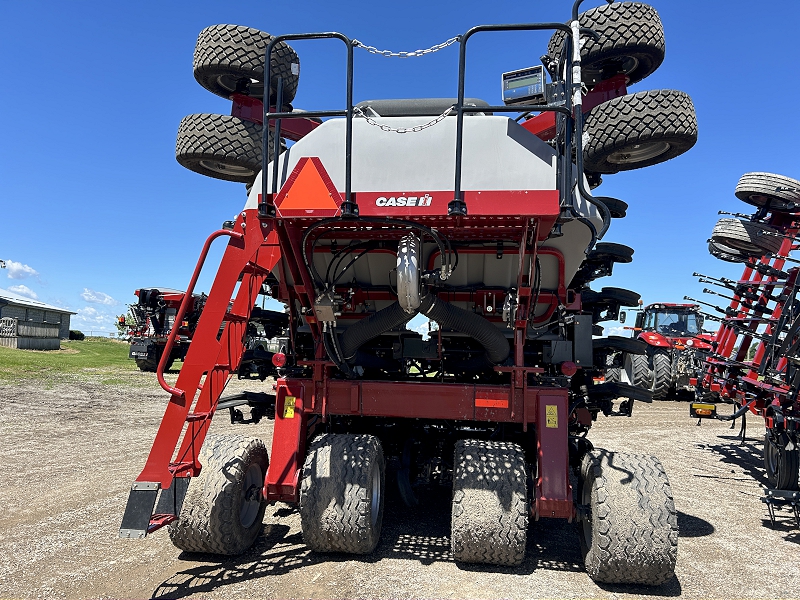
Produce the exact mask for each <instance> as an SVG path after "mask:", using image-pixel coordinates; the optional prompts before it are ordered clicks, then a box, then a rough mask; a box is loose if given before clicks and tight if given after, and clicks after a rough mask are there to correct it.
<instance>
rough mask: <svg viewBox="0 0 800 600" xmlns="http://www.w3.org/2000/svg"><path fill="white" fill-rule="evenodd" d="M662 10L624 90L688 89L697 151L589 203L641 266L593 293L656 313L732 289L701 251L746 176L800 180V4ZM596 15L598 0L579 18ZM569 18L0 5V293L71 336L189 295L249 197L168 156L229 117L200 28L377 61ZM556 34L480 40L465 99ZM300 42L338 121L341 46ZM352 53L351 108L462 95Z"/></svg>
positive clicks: (448, 69) (550, 9)
mask: <svg viewBox="0 0 800 600" xmlns="http://www.w3.org/2000/svg"><path fill="white" fill-rule="evenodd" d="M651 3H652V4H653V5H654V6H655V7H656V9H657V10H658V11H659V13H660V15H661V18H662V21H663V23H664V29H665V33H666V42H667V52H666V59H665V61H664V64H663V65H662V66H661V68H660V69H659V70H658V71H657V72H656V73H654V74H653V75H651V76H650V77H648V78H647V79H645V80H644V81H642V82H640V83H638V84H636V85H634V86H632V87H631V91H641V90H647V89H660V88H670V89H679V90H683V91H685V92H687V93H689V94H690V95H691V97H692V98H693V100H694V103H695V107H696V110H697V115H698V121H699V141H698V143H697V145H696V146H695V147H694V149H692V150H691V151H690V152H689V153H687V154H685V155H683V156H682V157H679V158H677V159H675V160H673V161H671V162H668V163H665V164H662V165H657V166H654V167H649V168H646V169H642V170H638V171H632V172H628V173H620V174H617V175H613V176H608V177H606V178H605V182H604V183H603V185H602V186H601V187H600V188H598V191H597V193H602V194H603V195H609V196H615V197H618V198H620V199H622V200H625V201H626V202H628V204H630V209H629V210H628V216H627V217H626V218H624V219H621V220H616V221H615V222H614V224H613V225H612V227H611V230H610V231H609V233H608V234H607V235H606V238H605V240H606V241H612V242H618V243H623V244H627V245H629V246H632V247H633V248H634V249H635V251H636V252H635V255H634V262H633V263H632V264H629V265H620V266H618V267H617V269H616V272H615V273H614V276H613V277H611V278H607V279H601V280H598V281H597V282H596V283H595V286H594V287H596V288H599V287H601V286H616V287H623V288H629V289H633V290H635V291H638V292H639V293H641V294H642V297H643V299H644V301H645V302H646V303H648V302H655V301H680V300H681V298H682V297H683V295H684V294H689V295H693V296H695V297H698V296H700V295H701V294H700V290H701V289H702V286H701V285H699V284H698V283H697V282H696V280H695V279H694V278H693V277H692V276H691V274H692V272H693V271H695V270H697V271H700V272H703V273H707V274H713V275H724V276H728V277H737V276H738V275H739V274H740V272H741V269H740V268H739V267H736V266H734V265H729V264H727V263H722V262H720V261H718V260H716V259H714V258H712V257H711V256H709V255H708V253H707V250H706V239H707V238H708V237H709V235H710V233H711V229H712V227H713V225H714V223H715V222H716V220H717V218H718V216H717V214H716V212H717V210H719V209H724V210H730V211H732V212H736V211H743V212H745V211H747V207H746V205H744V204H742V203H741V202H739V201H738V200H737V199H736V198H735V197H734V195H733V190H734V188H735V186H736V182H737V181H738V178H739V177H740V175H742V174H743V173H745V172H748V171H771V172H775V173H780V174H783V175H788V176H791V177H795V178H800V161H798V152H797V140H798V139H800V135H799V134H800V122H798V118H797V115H796V112H797V111H796V105H797V102H798V98H800V68H798V63H797V59H798V51H797V36H798V34H797V31H796V24H797V23H798V22H800V3H798V2H796V0H794V1H790V0H777V1H770V2H761V3H752V2H744V1H740V0H734V1H730V2H722V1H718V0H703V1H696V0H695V1H693V2H690V1H688V0H653V1H652V2H651ZM598 4H599V2H598V1H597V0H587V2H585V3H584V9H587V8H590V7H593V6H597V5H598ZM571 5H572V3H571V2H568V1H564V0H550V1H548V2H543V1H541V2H528V3H518V2H504V1H498V2H494V3H487V2H480V3H478V2H470V1H466V2H460V3H457V4H453V3H450V2H448V3H445V2H436V1H428V2H421V1H417V0H411V1H408V2H404V3H402V4H397V3H391V4H389V3H385V4H384V3H368V4H357V3H336V2H313V1H307V2H304V3H303V4H302V8H299V6H300V5H298V4H297V3H277V2H246V1H245V2H238V3H232V2H218V1H217V2H210V1H201V0H198V1H194V2H179V1H176V2H158V3H156V2H152V1H142V2H135V3H117V2H94V1H76V2H69V3H67V2H40V1H35V0H33V1H26V2H18V1H14V2H11V1H7V0H0V11H2V15H3V24H4V27H3V35H2V36H0V53H1V54H2V56H4V57H5V60H3V61H0V82H2V83H0V259H3V260H5V261H7V264H8V266H9V268H7V269H5V270H0V287H2V288H6V289H13V290H16V291H17V292H18V293H23V294H26V295H30V296H35V297H37V298H38V299H39V300H41V301H43V302H47V303H50V304H56V305H60V306H64V307H67V308H70V309H71V310H74V311H76V312H78V315H76V316H75V317H74V320H73V323H74V327H76V328H80V329H83V330H85V331H91V330H94V331H113V329H114V328H113V322H114V315H116V314H120V313H122V312H124V311H125V304H127V303H129V302H132V301H134V299H135V298H134V296H133V291H134V289H136V288H138V287H142V286H164V287H173V288H179V289H182V288H185V286H186V283H187V282H188V280H189V277H190V275H191V272H192V269H193V266H194V263H195V261H196V259H197V255H198V253H199V250H200V248H201V247H202V245H203V242H204V240H205V238H206V236H207V235H208V234H209V233H211V232H212V231H213V230H215V229H217V228H218V227H219V226H220V224H221V223H222V222H223V221H224V220H226V219H229V218H231V217H232V216H233V215H235V214H236V213H237V212H238V210H239V209H240V208H241V207H242V205H243V204H244V202H245V192H244V186H243V185H241V184H235V183H228V182H223V181H217V180H214V179H209V178H206V177H203V176H201V175H198V174H196V173H193V172H190V171H188V170H186V169H184V168H183V167H181V166H180V165H179V164H178V163H177V162H176V161H175V158H174V146H175V134H176V131H177V127H178V123H179V122H180V120H181V118H182V117H184V116H185V115H187V114H190V113H199V112H212V113H213V112H217V113H228V112H229V110H230V103H228V102H226V101H225V100H223V99H222V98H219V97H217V96H214V95H212V94H211V93H209V92H207V91H205V90H204V89H202V88H201V87H200V86H199V85H198V84H197V83H196V82H195V81H194V78H193V76H192V52H193V48H194V42H195V39H196V37H197V34H198V32H199V31H200V30H201V29H202V28H204V27H206V26H208V25H212V24H216V23H235V24H240V25H247V26H250V27H255V28H259V29H262V30H265V31H268V32H270V33H273V34H280V33H298V32H305V31H323V30H338V31H341V32H343V33H345V34H347V35H349V36H350V37H353V38H357V39H359V40H361V41H363V42H364V43H366V44H369V45H374V46H377V47H380V48H388V49H392V50H415V49H418V48H426V47H428V46H431V45H433V44H435V43H438V42H441V41H444V40H446V39H447V38H450V37H452V36H455V35H457V34H459V33H463V32H464V31H466V30H467V29H469V28H470V27H472V26H474V25H477V24H484V23H503V22H524V21H527V22H544V21H565V20H567V19H568V17H569V11H570V8H571ZM548 37H549V36H548V35H547V34H531V33H528V34H522V33H516V34H510V35H508V34H506V35H504V36H498V35H497V34H494V35H492V34H482V36H480V37H477V38H474V41H472V42H470V55H469V65H470V68H469V71H468V77H467V94H468V95H470V96H477V97H481V98H484V99H486V100H487V101H489V102H491V103H498V104H499V103H500V97H499V95H500V94H499V91H500V74H501V73H502V72H503V71H508V70H513V69H518V68H522V67H526V66H530V65H534V64H538V57H539V56H540V55H541V54H543V53H544V52H545V50H546V44H547V39H548ZM473 44H474V45H473ZM294 46H295V49H296V50H297V52H298V54H299V55H300V60H301V77H300V86H299V90H298V95H297V98H296V100H295V103H294V104H295V106H296V107H299V108H305V109H323V108H339V107H341V105H342V104H343V102H344V94H343V89H344V86H343V81H344V66H343V65H344V54H343V50H342V48H341V47H340V46H337V45H336V43H335V42H314V43H312V42H303V43H296V44H294ZM356 52H357V54H356V92H355V95H356V100H363V99H367V98H380V97H384V98H392V97H422V96H429V97H433V96H454V95H455V93H456V75H457V71H456V65H457V57H458V52H457V47H456V46H452V47H450V48H448V49H447V50H444V51H442V52H439V53H438V54H436V55H432V56H428V57H425V58H421V59H405V60H400V59H387V58H383V57H376V56H371V55H368V54H366V53H365V52H363V51H359V50H357V51H356ZM219 256H220V252H217V253H216V254H215V255H214V256H212V257H211V258H210V259H209V264H208V266H207V268H206V270H205V271H204V276H203V277H202V278H201V281H200V283H199V285H198V289H199V290H208V288H209V287H210V282H211V280H212V276H213V272H214V262H215V260H218V257H219Z"/></svg>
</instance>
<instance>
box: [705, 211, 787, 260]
mask: <svg viewBox="0 0 800 600" xmlns="http://www.w3.org/2000/svg"><path fill="white" fill-rule="evenodd" d="M762 233H777V231H776V230H775V229H774V228H772V227H770V226H768V225H762V224H761V223H753V222H751V221H742V220H741V219H720V220H719V221H717V224H716V225H714V231H712V233H711V241H713V242H715V243H717V244H722V245H724V246H728V247H729V248H732V249H734V250H737V251H739V252H740V253H741V254H744V255H749V256H753V257H760V256H763V255H764V254H765V253H766V252H771V253H775V252H778V251H779V250H780V249H781V244H782V243H783V238H780V237H775V236H772V235H762Z"/></svg>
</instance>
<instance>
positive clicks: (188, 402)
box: [136, 158, 577, 531]
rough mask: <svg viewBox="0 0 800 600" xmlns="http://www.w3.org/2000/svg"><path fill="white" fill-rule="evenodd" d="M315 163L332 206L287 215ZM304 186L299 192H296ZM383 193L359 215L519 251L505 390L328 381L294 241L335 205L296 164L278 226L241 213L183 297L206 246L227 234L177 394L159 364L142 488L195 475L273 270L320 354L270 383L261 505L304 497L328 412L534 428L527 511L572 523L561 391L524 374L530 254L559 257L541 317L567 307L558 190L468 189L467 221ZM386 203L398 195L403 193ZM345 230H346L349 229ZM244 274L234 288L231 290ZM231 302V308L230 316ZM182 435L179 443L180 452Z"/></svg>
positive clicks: (277, 202) (391, 235) (161, 518)
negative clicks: (302, 488)
mask: <svg viewBox="0 0 800 600" xmlns="http://www.w3.org/2000/svg"><path fill="white" fill-rule="evenodd" d="M312 167H313V169H315V171H316V173H317V174H318V176H319V177H320V178H321V180H322V181H323V182H324V184H325V186H326V187H327V188H328V191H329V197H330V199H332V200H333V201H334V202H335V204H336V206H329V207H327V208H320V209H317V210H304V211H288V210H286V211H285V212H286V213H290V212H291V213H293V214H292V216H290V215H289V214H282V212H281V204H282V203H283V201H285V199H286V198H287V197H288V193H289V191H290V190H291V188H292V186H293V185H294V184H295V183H296V182H297V181H298V178H299V177H300V176H301V175H302V171H303V169H304V168H309V169H311V168H312ZM309 172H311V171H309ZM311 173H312V174H313V172H311ZM300 187H302V186H298V188H300ZM423 194H424V192H423V193H418V194H414V193H411V192H404V193H402V195H403V196H406V197H408V196H415V195H416V196H419V197H422V196H423ZM390 195H392V194H387V193H380V194H377V193H375V194H370V193H363V192H362V193H359V194H358V199H359V201H360V209H361V215H362V217H370V216H376V217H378V216H380V217H384V216H391V217H400V218H402V217H405V218H408V217H411V218H413V219H414V220H417V221H419V222H421V223H424V224H425V225H427V226H429V227H434V228H436V229H438V230H439V231H440V232H442V233H443V234H444V235H445V236H446V237H447V238H448V239H450V240H451V241H453V242H458V241H459V240H464V241H475V240H476V239H478V240H480V239H491V240H494V241H498V240H502V241H505V242H509V243H510V244H512V245H513V247H514V249H515V251H516V249H517V248H518V254H519V270H518V276H517V282H516V287H517V290H518V306H517V312H516V320H515V322H514V323H513V362H514V364H513V366H508V367H495V369H496V370H497V371H499V372H507V373H509V383H508V384H506V385H480V384H457V383H441V382H435V383H434V382H410V381H402V382H385V381H368V380H359V381H348V380H341V379H334V378H333V377H332V374H333V370H334V368H335V367H334V364H333V363H332V362H330V361H329V360H327V358H326V355H325V351H324V347H323V344H322V343H321V335H322V329H321V326H320V324H319V323H318V322H317V321H316V320H315V319H314V318H313V316H312V315H310V314H308V312H310V309H311V308H312V306H313V300H314V297H313V294H314V285H313V282H312V279H311V275H310V273H309V272H308V270H307V268H306V266H305V264H304V263H303V262H302V261H301V260H300V257H301V256H302V255H303V253H302V248H301V244H302V237H303V233H304V232H305V230H306V228H307V227H308V226H309V225H310V224H313V223H315V222H317V221H318V220H319V219H320V217H326V216H331V215H332V214H336V213H337V212H338V210H337V209H338V206H339V205H341V203H342V197H341V195H340V194H339V192H338V191H337V190H336V189H335V187H334V186H333V184H332V182H331V180H330V178H329V177H328V176H327V173H325V172H324V168H323V167H322V164H321V163H320V161H319V160H318V159H313V158H312V159H302V160H301V161H300V162H299V163H298V165H297V166H296V168H295V170H294V172H293V173H292V175H291V176H290V178H289V180H288V181H287V183H286V185H284V187H283V189H282V190H281V192H280V193H279V194H278V195H277V196H275V198H274V206H275V208H276V212H277V217H276V218H269V217H262V218H259V214H258V211H257V210H255V209H248V210H245V211H243V212H242V213H241V214H240V215H239V216H238V218H237V220H236V222H235V224H234V228H233V230H232V231H226V230H221V231H218V232H216V233H214V234H212V236H211V237H209V239H208V240H207V242H206V244H205V247H204V249H203V252H202V254H201V257H200V260H199V261H198V264H197V267H196V268H195V272H194V274H193V276H192V280H191V283H190V285H189V287H188V289H187V291H186V296H185V297H186V298H190V297H191V294H192V291H193V287H194V283H195V282H196V280H197V276H198V275H199V272H200V269H201V268H202V266H203V262H204V260H205V256H206V254H207V252H208V248H209V247H210V244H211V242H212V241H213V240H214V239H215V238H216V237H219V236H222V235H227V236H229V237H230V238H231V239H230V240H229V241H228V246H227V249H226V251H225V253H224V256H223V258H222V261H221V263H220V267H219V270H218V273H217V276H216V278H215V280H214V284H213V286H212V288H211V291H210V293H209V295H208V299H207V300H206V305H205V308H204V310H203V313H202V315H201V317H200V320H199V322H198V326H197V329H196V332H195V336H194V339H193V342H192V345H191V346H190V349H189V351H188V353H187V356H186V359H185V361H184V365H183V367H182V369H181V372H180V375H179V376H178V380H177V382H176V384H175V385H174V386H170V385H168V384H167V383H166V382H165V381H164V379H163V367H164V360H163V359H162V361H161V364H160V365H159V373H158V377H159V381H160V382H161V384H162V386H163V387H164V389H165V390H167V391H168V392H169V393H170V400H169V404H168V406H167V409H166V412H165V414H164V418H163V420H162V422H161V425H160V427H159V430H158V433H157V435H156V438H155V441H154V443H153V447H152V449H151V452H150V455H149V457H148V459H147V462H146V464H145V467H144V469H143V471H142V472H141V473H140V475H139V476H138V477H137V479H136V481H137V482H141V483H146V482H151V483H152V482H155V483H158V485H159V486H160V487H161V489H166V488H169V487H170V485H171V484H172V483H173V479H174V478H175V477H186V476H196V475H197V474H199V471H200V469H201V465H200V463H199V462H198V455H199V451H200V447H201V446H202V443H203V440H204V439H205V435H206V432H207V431H208V427H209V425H210V422H211V419H212V417H213V415H214V411H215V410H216V406H217V402H218V400H219V397H220V395H221V393H222V391H223V389H224V386H225V383H226V381H227V379H228V376H229V375H230V374H231V372H232V371H233V370H235V369H236V367H237V365H238V364H239V361H240V359H241V355H242V352H243V344H242V339H243V337H244V334H245V329H246V326H247V321H248V319H249V316H250V310H251V308H252V306H253V305H254V304H255V300H256V297H257V295H258V293H259V292H260V290H261V285H262V283H263V282H264V280H265V279H266V276H267V274H268V273H269V272H271V271H273V270H278V271H279V274H280V277H279V280H280V286H279V291H278V297H279V299H280V300H281V301H283V302H285V303H286V304H288V306H289V307H290V311H294V310H295V301H299V303H300V305H301V306H302V307H303V308H304V309H305V310H306V315H305V317H306V320H307V322H308V324H309V326H310V327H311V333H312V336H313V338H314V340H315V347H316V353H315V357H314V359H313V360H308V361H305V362H303V361H300V362H299V364H300V365H306V366H309V367H312V376H311V377H310V378H291V379H290V378H282V379H279V380H278V383H277V386H276V389H277V394H276V417H275V425H274V433H273V444H272V451H271V453H270V464H269V468H268V471H267V475H266V480H265V485H264V489H263V495H264V497H265V499H266V500H267V501H276V500H281V501H286V502H297V501H298V500H299V473H300V468H301V466H302V462H303V460H304V455H305V444H306V440H307V439H308V437H309V435H310V433H313V432H310V431H309V420H310V419H311V417H312V416H314V415H318V416H319V417H320V418H321V420H322V421H323V422H324V421H325V420H326V419H327V418H328V417H329V416H331V415H351V416H354V415H359V416H364V417H369V416H373V417H377V416H382V417H396V418H415V419H447V420H460V421H480V422H489V421H491V422H503V423H519V424H521V425H522V427H523V429H524V430H526V431H527V428H528V426H529V425H533V426H534V427H535V431H536V439H537V463H538V464H537V469H536V472H537V480H536V483H535V490H534V495H535V502H534V504H533V506H532V511H533V513H534V516H535V517H536V518H538V517H540V516H541V517H555V518H567V519H572V518H573V517H574V512H575V509H574V504H573V499H572V488H571V486H570V483H569V453H568V421H569V417H570V415H569V413H568V411H569V406H568V390H567V389H566V388H554V387H533V386H529V385H528V377H527V374H528V373H539V372H542V369H540V368H533V367H526V366H525V362H524V357H523V344H524V342H525V339H526V331H527V328H528V324H529V322H531V320H532V319H531V317H532V311H533V309H534V308H535V307H534V306H532V302H533V300H532V294H533V286H532V282H533V277H534V267H533V265H535V262H536V261H535V259H536V255H537V253H539V254H549V255H552V256H555V257H556V258H557V259H558V261H559V284H558V288H557V290H555V291H549V292H542V293H541V294H540V295H539V297H538V303H542V302H549V303H551V304H552V305H553V306H552V308H551V309H550V310H549V312H548V316H549V315H550V314H552V310H554V309H555V305H556V304H558V303H561V304H567V294H566V283H565V281H564V269H563V256H561V255H560V253H559V252H558V251H555V250H548V249H540V248H538V247H537V246H538V244H539V243H540V242H542V241H543V240H544V239H545V238H546V237H547V236H548V234H549V232H550V230H551V228H552V226H553V224H554V222H555V220H556V218H557V217H558V214H559V203H558V192H557V191H474V192H469V191H468V192H466V193H465V197H466V198H467V200H468V202H469V206H470V215H469V216H467V217H458V218H452V217H446V216H445V215H446V214H447V202H449V200H451V199H452V198H451V196H452V195H451V194H450V193H448V192H430V193H428V197H429V198H430V199H431V200H430V203H429V204H428V205H427V206H424V207H419V206H417V207H413V206H411V207H396V208H398V209H399V210H397V211H391V210H387V208H384V207H377V206H376V205H375V203H374V199H375V198H378V197H382V196H383V197H385V196H390ZM393 195H395V196H399V195H400V193H395V194H393ZM370 199H372V200H373V202H372V203H370V202H369V200H370ZM271 200H273V199H272V198H268V201H271ZM393 208H394V207H393ZM336 224H337V226H338V227H339V229H338V230H337V234H336V236H337V237H339V238H342V237H345V238H346V237H347V235H348V233H347V231H346V229H347V228H348V227H350V228H351V231H352V233H353V234H354V235H358V237H359V238H360V239H365V237H370V236H371V237H374V238H385V239H398V237H399V236H398V233H397V232H396V231H395V232H392V231H389V230H388V229H381V228H379V227H374V228H372V229H371V230H370V231H366V230H365V229H364V225H365V221H364V220H356V221H347V220H342V221H337V223H336ZM342 227H344V228H345V232H344V233H342V230H341V228H342ZM509 250H511V249H510V248H509ZM491 251H492V252H494V250H491ZM287 275H290V276H291V281H292V282H293V285H288V284H287V280H288V278H287ZM240 278H241V283H240V284H239V288H238V292H237V291H236V285H237V281H238V280H239V279H240ZM231 299H233V306H232V309H231V310H228V307H229V303H230V301H231ZM571 306H575V305H574V304H573V305H571ZM185 308H186V307H185V301H184V305H182V306H181V310H180V311H179V315H178V317H179V318H182V315H183V313H184V311H185ZM576 308H577V307H576ZM312 314H313V313H312ZM293 316H294V315H293ZM349 316H350V317H354V316H355V315H349ZM221 323H223V324H225V328H224V330H223V332H222V334H221V335H219V330H220V324H221ZM173 340H174V336H172V337H171V338H170V341H169V344H168V346H167V350H166V351H165V353H164V355H165V356H166V355H167V354H168V350H169V348H170V346H171V343H172V341H173ZM198 392H199V394H198ZM398 399H399V400H398ZM182 432H183V438H182V442H181V444H180V448H179V449H178V450H177V452H176V446H177V444H178V441H179V439H180V438H181V433H182ZM174 519H175V516H174V515H158V514H156V515H153V516H152V518H151V522H150V527H149V531H154V530H155V529H158V528H159V527H162V526H164V525H166V524H167V523H169V522H170V521H171V520H174Z"/></svg>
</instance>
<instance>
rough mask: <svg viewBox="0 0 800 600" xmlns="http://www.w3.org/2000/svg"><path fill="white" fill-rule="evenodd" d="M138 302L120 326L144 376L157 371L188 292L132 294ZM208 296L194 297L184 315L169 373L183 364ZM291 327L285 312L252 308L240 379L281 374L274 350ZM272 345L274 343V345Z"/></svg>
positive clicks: (150, 290) (240, 365)
mask: <svg viewBox="0 0 800 600" xmlns="http://www.w3.org/2000/svg"><path fill="white" fill-rule="evenodd" d="M134 294H135V295H136V296H138V298H139V302H137V303H136V304H131V305H130V306H129V307H128V308H129V310H128V316H127V317H120V324H121V325H123V326H125V327H126V329H127V336H128V339H129V341H130V344H131V347H130V350H129V353H128V356H129V358H133V359H135V360H136V365H137V366H138V367H139V369H141V370H142V371H152V372H154V371H155V370H156V367H157V366H158V363H159V361H160V360H161V356H162V355H163V353H164V348H165V347H166V345H167V340H168V339H169V335H170V332H171V331H172V329H173V328H174V327H175V322H176V316H177V313H178V310H179V308H180V305H181V302H182V301H183V298H184V296H185V294H184V292H180V291H178V290H170V289H166V288H160V289H157V288H150V289H146V288H142V289H140V290H136V291H135V292H134ZM206 297H207V296H206V295H205V294H193V295H192V296H191V299H190V300H189V302H188V304H187V308H186V315H184V317H183V319H181V321H180V326H179V327H178V328H177V334H176V336H175V341H174V343H173V344H172V348H171V350H170V353H169V359H168V360H167V362H166V366H165V370H167V371H169V370H170V368H171V367H172V365H173V363H174V362H175V361H176V360H183V359H184V357H185V356H186V352H187V351H188V350H189V344H190V343H191V341H192V336H193V335H194V330H195V328H196V327H197V322H198V320H199V319H200V314H201V312H202V311H203V306H204V305H205V301H206ZM288 325H289V317H288V315H287V314H286V313H284V312H278V311H273V310H266V309H264V308H259V307H258V306H254V307H253V310H252V311H251V313H250V320H249V322H248V325H247V331H246V335H245V341H244V342H243V343H244V346H245V351H244V353H243V355H242V360H241V363H240V364H239V369H238V377H239V379H260V380H261V381H264V379H266V378H267V377H270V376H275V375H277V371H276V370H275V365H274V364H273V363H272V357H273V354H274V352H273V351H270V346H271V345H275V346H276V349H277V348H279V347H280V345H281V341H282V338H281V337H280V336H282V335H284V334H285V333H286V327H287V326H288ZM273 340H274V342H273Z"/></svg>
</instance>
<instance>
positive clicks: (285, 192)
mask: <svg viewBox="0 0 800 600" xmlns="http://www.w3.org/2000/svg"><path fill="white" fill-rule="evenodd" d="M340 204H341V196H340V194H339V192H338V191H337V190H336V187H334V185H333V182H332V181H331V179H330V177H328V173H327V172H326V171H325V167H323V166H322V162H321V161H320V160H319V159H318V158H316V157H304V158H301V159H300V161H299V162H298V163H297V166H295V168H294V170H293V171H292V174H291V175H290V176H289V179H288V181H287V182H286V185H285V186H284V187H283V189H282V190H281V191H280V193H279V194H278V196H277V197H276V198H275V207H276V208H277V209H278V212H279V213H280V215H281V216H283V217H305V216H315V217H327V216H333V215H335V214H336V213H337V212H338V210H339V205H340Z"/></svg>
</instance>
